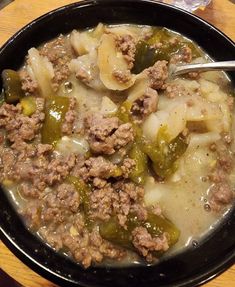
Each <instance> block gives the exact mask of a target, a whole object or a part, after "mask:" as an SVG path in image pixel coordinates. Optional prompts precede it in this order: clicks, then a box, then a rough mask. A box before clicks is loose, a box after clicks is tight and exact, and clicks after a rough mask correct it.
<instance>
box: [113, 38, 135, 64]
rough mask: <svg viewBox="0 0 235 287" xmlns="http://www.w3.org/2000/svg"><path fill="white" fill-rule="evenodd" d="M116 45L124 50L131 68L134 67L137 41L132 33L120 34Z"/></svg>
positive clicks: (123, 52) (120, 49)
mask: <svg viewBox="0 0 235 287" xmlns="http://www.w3.org/2000/svg"><path fill="white" fill-rule="evenodd" d="M115 41H116V47H117V49H118V50H119V51H121V52H122V54H123V55H124V58H125V59H126V61H127V63H128V67H129V69H132V68H133V63H134V61H135V52H136V41H135V39H134V38H133V37H132V36H131V35H128V34H127V35H119V36H116V39H115Z"/></svg>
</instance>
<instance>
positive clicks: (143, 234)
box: [132, 227, 169, 261]
mask: <svg viewBox="0 0 235 287" xmlns="http://www.w3.org/2000/svg"><path fill="white" fill-rule="evenodd" d="M132 236H133V240H132V243H133V245H134V246H135V248H136V249H137V250H138V251H139V253H140V254H141V255H142V256H144V257H146V259H147V260H148V261H152V255H151V252H153V251H166V250H167V249H168V248H169V245H168V240H167V236H166V235H165V234H163V235H161V236H157V237H152V236H151V234H150V233H148V231H147V229H146V228H145V227H136V228H135V229H134V230H133V231H132Z"/></svg>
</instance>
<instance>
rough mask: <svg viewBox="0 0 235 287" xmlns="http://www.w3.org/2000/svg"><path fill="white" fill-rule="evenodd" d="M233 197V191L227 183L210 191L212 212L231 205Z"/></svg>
mask: <svg viewBox="0 0 235 287" xmlns="http://www.w3.org/2000/svg"><path fill="white" fill-rule="evenodd" d="M233 197H234V193H233V189H232V188H231V186H230V185H229V184H228V183H227V182H220V183H217V184H215V185H213V186H212V188H211V189H210V200H209V203H210V207H211V209H212V210H215V211H219V210H221V209H222V208H223V206H225V205H227V204H229V203H231V202H232V200H233Z"/></svg>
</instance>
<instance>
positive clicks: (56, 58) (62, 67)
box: [39, 35, 74, 90]
mask: <svg viewBox="0 0 235 287" xmlns="http://www.w3.org/2000/svg"><path fill="white" fill-rule="evenodd" d="M39 52H40V54H41V55H42V56H45V57H47V58H48V60H49V61H50V62H51V63H52V65H53V68H54V74H55V75H54V78H53V79H52V86H53V88H54V90H57V89H58V88H59V86H60V84H61V83H62V82H63V81H65V80H67V79H68V77H69V75H70V70H69V67H68V65H67V64H68V63H69V61H70V60H71V59H72V58H73V57H74V54H73V50H72V48H71V46H70V45H69V42H68V40H67V39H66V37H65V36H63V35H61V36H59V37H58V38H56V39H55V40H53V41H51V42H48V43H46V44H45V45H43V46H42V47H41V48H40V49H39Z"/></svg>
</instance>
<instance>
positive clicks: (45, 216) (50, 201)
mask: <svg viewBox="0 0 235 287" xmlns="http://www.w3.org/2000/svg"><path fill="white" fill-rule="evenodd" d="M79 205H80V196H79V193H78V191H77V190H76V188H75V187H74V186H73V185H71V184H68V183H62V184H61V185H59V186H58V188H57V189H56V190H51V191H50V192H48V194H47V195H46V196H45V199H44V204H43V207H42V212H41V218H42V220H43V221H44V222H57V223H62V222H63V221H65V220H66V218H67V217H68V216H69V215H70V214H71V213H76V212H77V211H78V208H79Z"/></svg>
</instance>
